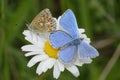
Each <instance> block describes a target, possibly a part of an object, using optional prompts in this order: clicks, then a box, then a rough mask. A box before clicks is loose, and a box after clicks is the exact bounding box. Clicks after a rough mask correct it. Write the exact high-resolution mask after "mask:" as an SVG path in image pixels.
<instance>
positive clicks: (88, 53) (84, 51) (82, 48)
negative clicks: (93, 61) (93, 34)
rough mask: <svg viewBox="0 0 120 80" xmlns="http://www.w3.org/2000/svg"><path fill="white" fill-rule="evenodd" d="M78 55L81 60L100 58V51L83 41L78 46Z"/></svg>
mask: <svg viewBox="0 0 120 80" xmlns="http://www.w3.org/2000/svg"><path fill="white" fill-rule="evenodd" d="M78 53H79V56H80V58H86V57H90V58H95V57H97V56H99V53H98V51H97V50H96V49H95V48H94V47H92V46H91V45H89V44H87V43H85V42H83V41H82V42H81V43H80V44H79V45H78Z"/></svg>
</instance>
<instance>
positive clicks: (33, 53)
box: [25, 51, 45, 57]
mask: <svg viewBox="0 0 120 80" xmlns="http://www.w3.org/2000/svg"><path fill="white" fill-rule="evenodd" d="M38 54H45V53H44V52H43V51H39V52H28V53H25V56H26V57H28V56H32V55H38Z"/></svg>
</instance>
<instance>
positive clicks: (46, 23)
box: [28, 8, 57, 33]
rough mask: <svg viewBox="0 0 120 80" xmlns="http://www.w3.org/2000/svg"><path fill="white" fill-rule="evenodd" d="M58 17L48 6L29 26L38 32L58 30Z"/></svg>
mask: <svg viewBox="0 0 120 80" xmlns="http://www.w3.org/2000/svg"><path fill="white" fill-rule="evenodd" d="M56 25H57V22H56V19H55V18H53V17H52V14H51V12H50V10H49V9H48V8H46V9H44V10H42V11H41V12H40V13H39V14H38V15H37V16H36V17H35V18H34V19H33V20H32V22H31V23H30V25H29V26H28V28H29V29H30V30H32V31H34V32H36V33H43V32H52V31H54V30H56Z"/></svg>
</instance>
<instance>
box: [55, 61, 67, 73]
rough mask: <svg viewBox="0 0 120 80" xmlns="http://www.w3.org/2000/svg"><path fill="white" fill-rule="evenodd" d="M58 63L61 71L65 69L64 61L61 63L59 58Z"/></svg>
mask: <svg viewBox="0 0 120 80" xmlns="http://www.w3.org/2000/svg"><path fill="white" fill-rule="evenodd" d="M57 64H58V67H59V69H60V71H62V72H63V71H64V69H65V68H64V65H63V64H62V63H60V62H59V60H57Z"/></svg>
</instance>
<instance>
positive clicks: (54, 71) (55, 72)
mask: <svg viewBox="0 0 120 80" xmlns="http://www.w3.org/2000/svg"><path fill="white" fill-rule="evenodd" d="M59 76H60V70H59V68H58V64H57V63H55V65H54V70H53V77H54V78H55V79H58V78H59Z"/></svg>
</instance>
